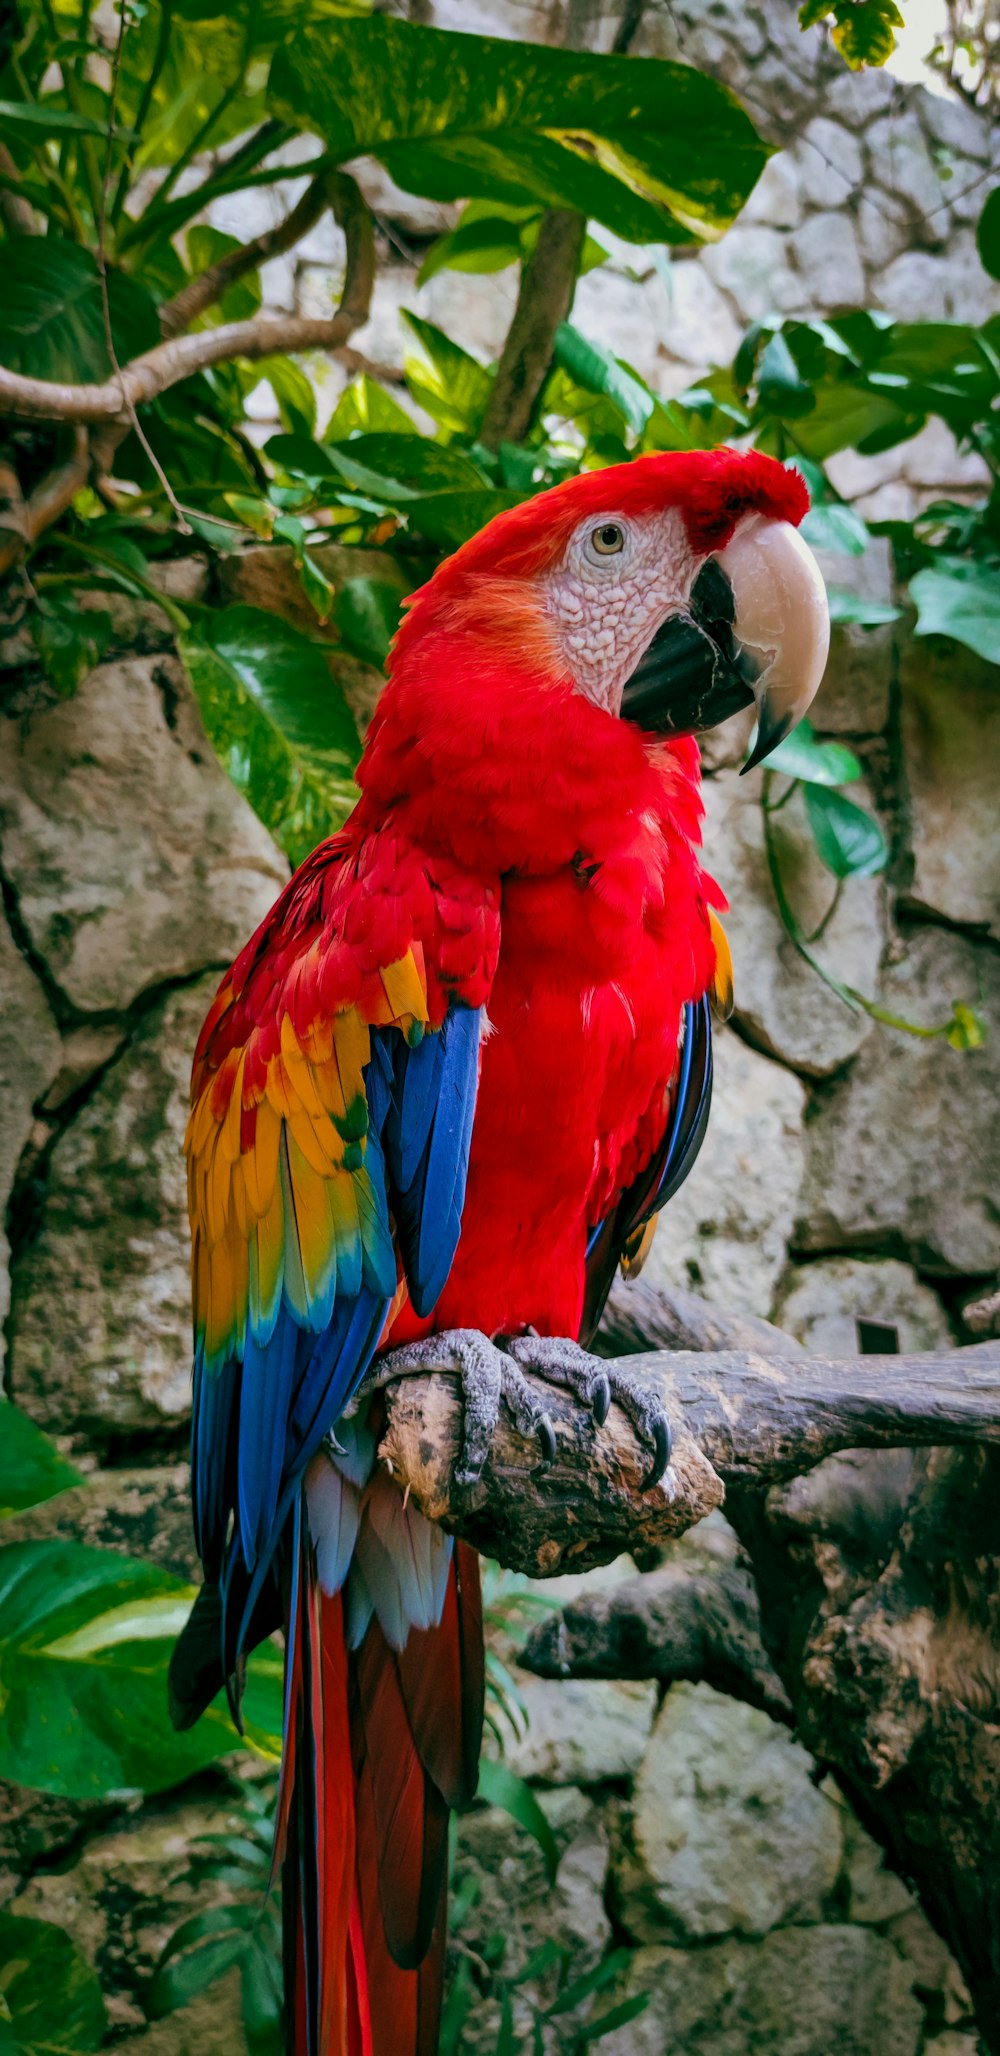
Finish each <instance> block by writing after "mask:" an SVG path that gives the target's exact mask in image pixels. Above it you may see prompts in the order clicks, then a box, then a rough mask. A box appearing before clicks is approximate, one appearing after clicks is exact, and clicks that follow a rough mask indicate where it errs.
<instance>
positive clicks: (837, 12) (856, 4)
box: [799, 0, 903, 71]
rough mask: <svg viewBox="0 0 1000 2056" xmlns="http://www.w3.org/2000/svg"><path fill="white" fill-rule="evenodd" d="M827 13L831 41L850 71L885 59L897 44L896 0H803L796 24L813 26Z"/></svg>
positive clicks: (899, 20)
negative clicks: (831, 27)
mask: <svg viewBox="0 0 1000 2056" xmlns="http://www.w3.org/2000/svg"><path fill="white" fill-rule="evenodd" d="M830 15H832V16H833V31H832V34H833V41H834V45H835V47H836V48H837V49H838V50H839V51H840V54H841V56H842V58H843V59H844V62H845V64H847V65H849V66H850V69H851V70H852V71H860V70H861V67H862V65H865V64H885V63H887V62H888V59H889V58H890V57H891V56H892V53H893V51H894V49H895V48H896V38H895V36H894V34H893V30H894V29H901V28H902V27H903V17H902V15H901V14H900V11H899V8H898V7H897V6H896V4H895V0H805V4H804V5H803V6H802V7H800V9H799V25H800V27H801V28H804V29H808V28H812V27H813V26H814V24H815V23H816V22H818V21H825V20H826V19H827V18H828V16H830Z"/></svg>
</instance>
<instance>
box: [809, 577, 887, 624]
mask: <svg viewBox="0 0 1000 2056" xmlns="http://www.w3.org/2000/svg"><path fill="white" fill-rule="evenodd" d="M826 596H827V599H828V601H829V604H830V620H831V622H832V623H833V625H834V627H835V628H846V627H854V628H881V627H883V625H884V624H885V623H886V622H887V621H898V620H899V618H900V615H901V614H902V611H903V610H902V608H901V607H894V606H893V605H892V604H891V602H890V601H888V600H866V599H863V598H862V597H861V595H860V593H852V592H848V591H847V590H846V589H845V588H844V587H843V586H839V585H830V586H827V589H826Z"/></svg>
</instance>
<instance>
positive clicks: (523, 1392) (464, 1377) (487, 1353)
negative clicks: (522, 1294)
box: [361, 1328, 556, 1485]
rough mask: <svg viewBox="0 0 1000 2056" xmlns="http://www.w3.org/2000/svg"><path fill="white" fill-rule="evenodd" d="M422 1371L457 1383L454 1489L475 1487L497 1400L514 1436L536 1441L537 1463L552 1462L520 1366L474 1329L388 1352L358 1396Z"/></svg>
mask: <svg viewBox="0 0 1000 2056" xmlns="http://www.w3.org/2000/svg"><path fill="white" fill-rule="evenodd" d="M422 1371H457V1372H458V1375H459V1378H460V1379H461V1382H462V1397H463V1400H464V1402H465V1420H464V1423H463V1428H462V1449H461V1456H460V1460H459V1462H458V1465H457V1466H456V1469H455V1480H456V1483H457V1484H459V1485H477V1484H478V1483H479V1479H480V1477H481V1476H482V1470H483V1465H484V1463H485V1462H486V1458H487V1456H488V1455H489V1449H490V1443H491V1442H492V1440H493V1435H494V1432H495V1429H496V1425H497V1422H498V1420H499V1418H500V1402H501V1400H503V1401H505V1403H506V1405H507V1407H508V1409H509V1411H510V1414H511V1416H512V1418H513V1421H514V1426H515V1427H516V1428H517V1430H518V1432H519V1433H520V1434H522V1435H524V1436H532V1435H537V1437H538V1441H539V1444H540V1447H541V1455H542V1462H543V1463H544V1464H549V1463H552V1462H553V1461H554V1459H555V1454H556V1438H555V1430H554V1428H553V1426H552V1423H551V1421H550V1420H549V1417H548V1415H547V1414H545V1413H540V1412H539V1410H538V1408H537V1407H536V1405H535V1403H534V1401H533V1399H532V1397H531V1393H530V1390H529V1388H528V1385H527V1383H526V1381H525V1378H524V1374H523V1372H522V1371H521V1369H520V1366H519V1365H518V1364H517V1363H516V1362H515V1361H514V1358H513V1357H512V1356H510V1355H508V1354H507V1352H506V1350H503V1349H498V1348H497V1345H496V1343H495V1342H491V1341H490V1340H489V1338H488V1337H487V1336H486V1335H481V1334H480V1333H479V1330H478V1328H448V1329H446V1330H445V1331H444V1332H443V1333H442V1334H440V1335H425V1336H423V1337H422V1339H421V1340H420V1341H419V1342H408V1343H406V1344H405V1345H404V1347H403V1348H402V1349H391V1350H389V1351H388V1353H387V1354H386V1355H385V1356H382V1357H379V1358H378V1361H377V1362H376V1363H375V1364H373V1366H372V1369H371V1370H370V1372H369V1373H368V1376H367V1378H366V1379H365V1381H364V1384H363V1386H362V1387H361V1391H362V1393H364V1392H370V1391H373V1390H374V1388H375V1387H376V1386H377V1385H388V1384H391V1382H392V1380H393V1379H394V1378H412V1377H414V1376H418V1375H419V1374H420V1373H421V1372H422Z"/></svg>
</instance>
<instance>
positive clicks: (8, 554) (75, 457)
mask: <svg viewBox="0 0 1000 2056" xmlns="http://www.w3.org/2000/svg"><path fill="white" fill-rule="evenodd" d="M89 475H90V448H89V442H88V437H87V431H86V429H85V428H77V430H76V433H75V435H74V437H73V454H72V456H71V457H68V458H67V460H66V462H65V464H60V465H58V466H57V467H56V469H55V470H54V471H49V472H47V473H46V475H45V477H44V478H43V479H41V480H40V482H39V484H38V485H36V487H35V490H34V492H33V493H32V494H31V495H30V497H29V498H28V499H27V500H24V499H22V498H21V491H20V486H19V485H18V484H17V480H16V477H15V475H14V472H13V470H12V468H11V466H9V465H2V466H0V500H4V499H5V500H6V502H7V505H8V508H9V509H10V513H12V514H13V516H14V521H13V522H11V521H10V515H8V521H7V523H6V524H2V525H0V535H2V534H3V532H4V526H6V527H7V529H8V533H9V530H10V528H11V527H14V529H15V532H14V533H13V534H12V535H11V536H10V540H9V542H0V578H3V577H4V576H5V575H6V573H7V572H8V571H10V570H11V568H12V567H13V565H15V564H16V563H18V561H19V559H20V558H21V557H23V556H24V554H25V551H26V550H29V549H30V548H31V545H32V544H33V543H36V542H37V541H38V538H39V536H40V535H44V533H45V530H46V529H47V528H51V527H52V524H53V522H54V521H58V519H59V517H60V515H61V514H65V512H66V509H67V507H68V506H69V504H70V502H71V500H72V499H73V496H74V494H75V493H78V492H79V491H80V488H81V486H84V485H86V483H87V479H88V477H89ZM11 481H13V484H12V483H11Z"/></svg>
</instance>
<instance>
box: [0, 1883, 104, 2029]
mask: <svg viewBox="0 0 1000 2056" xmlns="http://www.w3.org/2000/svg"><path fill="white" fill-rule="evenodd" d="M107 2025H108V2022H107V2015H106V2013H105V2010H104V2000H103V1998H102V1996H101V1987H100V1985H99V1983H98V1981H97V1977H96V1975H95V1973H94V1971H93V1970H92V1969H91V1967H90V1964H89V1963H88V1962H87V1961H86V1958H85V1957H83V1956H81V1954H80V1952H79V1950H78V1949H77V1948H76V1946H75V1944H74V1943H73V1942H72V1941H71V1939H70V1937H69V1935H67V1934H66V1933H65V1932H64V1930H63V1929H62V1928H61V1927H56V1926H54V1925H53V1923H52V1922H51V1921H47V1920H24V1919H21V1918H20V1917H17V1916H15V1915H14V1914H11V1913H0V2056H76V2052H77V2051H79V2052H82V2056H89V2052H92V2051H94V2050H96V2049H100V2048H101V2046H102V2044H103V2041H104V2037H105V2034H106V2032H107Z"/></svg>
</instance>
